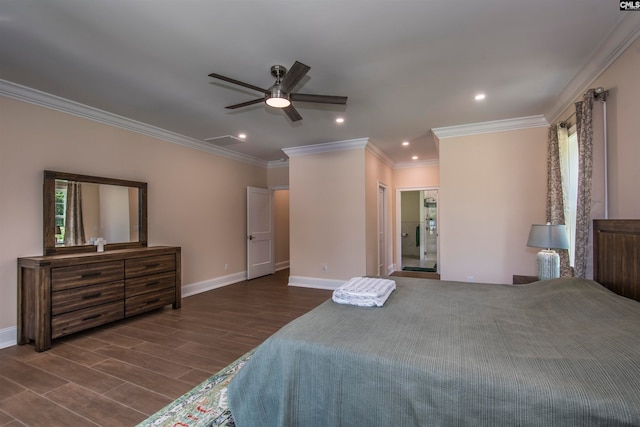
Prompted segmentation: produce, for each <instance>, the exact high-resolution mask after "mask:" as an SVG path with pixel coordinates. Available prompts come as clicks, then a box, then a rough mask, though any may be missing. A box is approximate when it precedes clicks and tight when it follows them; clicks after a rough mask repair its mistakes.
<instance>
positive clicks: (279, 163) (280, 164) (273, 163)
mask: <svg viewBox="0 0 640 427" xmlns="http://www.w3.org/2000/svg"><path fill="white" fill-rule="evenodd" d="M288 167H289V159H280V160H269V161H268V162H267V169H276V168H288Z"/></svg>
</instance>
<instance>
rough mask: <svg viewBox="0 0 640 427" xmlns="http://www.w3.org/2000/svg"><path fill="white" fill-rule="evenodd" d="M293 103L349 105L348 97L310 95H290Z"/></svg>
mask: <svg viewBox="0 0 640 427" xmlns="http://www.w3.org/2000/svg"><path fill="white" fill-rule="evenodd" d="M289 97H290V98H291V100H292V101H299V102H319V103H323V104H341V105H344V104H346V103H347V97H346V96H333V95H311V94H308V93H292V94H289Z"/></svg>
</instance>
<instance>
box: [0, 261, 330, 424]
mask: <svg viewBox="0 0 640 427" xmlns="http://www.w3.org/2000/svg"><path fill="white" fill-rule="evenodd" d="M288 277H289V270H282V271H279V272H276V274H274V275H271V276H266V277H262V278H258V279H254V280H251V281H245V282H241V283H236V284H233V285H230V286H225V287H223V288H220V289H215V290H212V291H209V292H204V293H201V294H198V295H194V296H192V297H188V298H185V299H183V302H182V308H181V309H179V310H172V309H171V307H170V306H168V307H165V308H164V309H161V310H157V311H154V312H152V313H148V314H144V315H141V316H138V317H135V318H132V319H128V320H124V321H120V322H117V323H114V324H111V325H106V326H103V327H100V328H97V329H94V330H91V331H86V332H82V333H79V334H75V335H72V336H69V337H65V338H61V339H58V340H55V341H54V342H53V347H52V348H51V350H49V351H46V352H42V353H37V352H36V351H35V350H34V348H33V346H32V345H25V346H14V347H9V348H5V349H1V350H0V426H11V427H14V426H25V425H26V426H47V427H55V426H65V427H68V426H96V425H98V426H117V427H126V426H134V425H136V424H137V423H139V422H141V421H143V420H144V419H145V418H147V417H148V416H149V415H151V414H153V413H154V412H156V411H157V410H159V409H161V408H162V407H164V406H165V405H167V404H169V403H170V402H172V401H173V400H175V399H177V398H178V397H180V396H181V395H183V394H184V393H186V392H187V391H189V390H191V389H192V388H193V387H195V386H196V385H198V384H200V383H201V382H202V381H204V380H205V379H207V378H209V377H210V376H211V375H213V374H215V373H216V372H218V371H219V370H220V369H222V368H223V367H225V366H226V365H228V364H229V363H231V362H233V361H234V360H236V359H237V358H239V357H240V356H242V355H243V354H244V353H246V352H247V351H249V350H251V349H252V348H254V347H255V346H257V345H258V344H260V343H261V342H262V341H264V340H265V339H266V338H268V337H269V336H270V335H271V334H273V333H274V332H275V331H277V330H278V329H279V328H281V327H282V326H284V325H285V324H287V323H288V322H290V321H291V320H293V319H295V318H296V317H299V316H300V315H302V314H304V313H306V312H307V311H309V310H311V309H313V308H314V307H316V306H318V305H319V304H320V303H322V302H323V301H326V300H327V299H328V298H330V297H331V292H330V291H326V290H319V289H307V288H296V287H288V286H287V280H288Z"/></svg>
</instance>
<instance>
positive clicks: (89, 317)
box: [82, 314, 102, 320]
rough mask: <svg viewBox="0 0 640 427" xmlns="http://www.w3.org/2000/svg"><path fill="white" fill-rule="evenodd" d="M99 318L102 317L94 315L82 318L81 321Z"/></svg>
mask: <svg viewBox="0 0 640 427" xmlns="http://www.w3.org/2000/svg"><path fill="white" fill-rule="evenodd" d="M100 316H102V315H101V314H94V315H93V316H87V317H83V318H82V320H93V319H97V318H98V317H100Z"/></svg>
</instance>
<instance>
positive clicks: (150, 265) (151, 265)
mask: <svg viewBox="0 0 640 427" xmlns="http://www.w3.org/2000/svg"><path fill="white" fill-rule="evenodd" d="M159 265H160V264H158V263H155V264H147V265H146V266H145V268H156V267H157V266H159Z"/></svg>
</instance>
